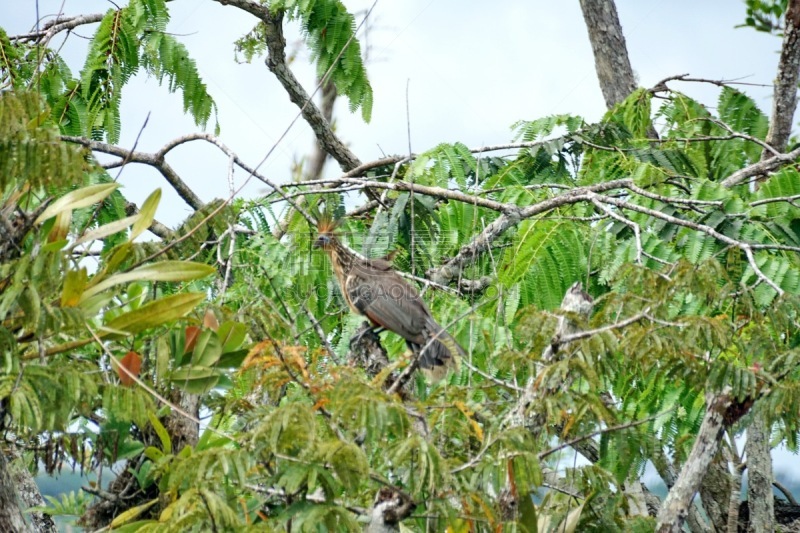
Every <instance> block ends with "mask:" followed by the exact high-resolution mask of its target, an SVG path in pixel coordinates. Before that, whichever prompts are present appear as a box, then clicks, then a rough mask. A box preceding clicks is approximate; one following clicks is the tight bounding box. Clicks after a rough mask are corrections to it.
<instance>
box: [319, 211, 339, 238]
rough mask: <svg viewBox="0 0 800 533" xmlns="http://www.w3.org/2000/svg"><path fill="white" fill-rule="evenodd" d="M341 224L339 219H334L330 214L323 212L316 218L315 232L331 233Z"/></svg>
mask: <svg viewBox="0 0 800 533" xmlns="http://www.w3.org/2000/svg"><path fill="white" fill-rule="evenodd" d="M340 225H341V221H339V220H334V219H333V217H332V216H330V215H329V214H327V213H325V214H323V215H321V216H320V217H319V218H318V219H317V232H318V233H320V234H322V233H328V234H332V233H333V232H334V231H336V230H337V229H338V228H339V226H340Z"/></svg>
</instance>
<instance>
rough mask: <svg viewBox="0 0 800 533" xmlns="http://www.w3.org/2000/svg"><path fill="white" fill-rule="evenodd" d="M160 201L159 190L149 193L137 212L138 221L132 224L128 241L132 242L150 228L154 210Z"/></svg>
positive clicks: (154, 214) (154, 213)
mask: <svg viewBox="0 0 800 533" xmlns="http://www.w3.org/2000/svg"><path fill="white" fill-rule="evenodd" d="M160 201H161V189H156V190H154V191H153V192H152V193H150V196H148V197H147V200H145V201H144V203H143V204H142V208H141V209H140V210H139V220H137V221H136V222H135V223H134V224H133V228H131V235H130V237H129V238H128V240H130V241H133V240H134V239H135V238H136V237H138V236H139V235H141V234H142V233H143V232H144V231H145V230H146V229H147V228H149V227H150V224H152V223H153V218H155V216H156V208H157V207H158V203H159V202H160Z"/></svg>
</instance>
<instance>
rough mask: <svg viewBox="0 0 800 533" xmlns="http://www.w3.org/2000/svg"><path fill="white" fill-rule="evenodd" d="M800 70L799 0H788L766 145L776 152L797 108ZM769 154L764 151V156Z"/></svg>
mask: <svg viewBox="0 0 800 533" xmlns="http://www.w3.org/2000/svg"><path fill="white" fill-rule="evenodd" d="M798 72H800V0H790V2H789V5H788V6H787V8H786V31H785V32H784V34H783V45H782V46H781V58H780V61H779V62H778V75H777V77H776V79H775V90H774V92H773V95H772V119H771V120H770V125H769V133H767V144H769V145H770V146H772V147H773V148H775V149H776V150H777V151H778V152H783V151H785V150H786V144H787V143H788V142H789V135H790V134H791V133H792V123H793V119H794V112H795V109H796V108H797V76H798ZM769 157H771V155H770V152H768V151H766V150H765V151H764V159H768V158H769Z"/></svg>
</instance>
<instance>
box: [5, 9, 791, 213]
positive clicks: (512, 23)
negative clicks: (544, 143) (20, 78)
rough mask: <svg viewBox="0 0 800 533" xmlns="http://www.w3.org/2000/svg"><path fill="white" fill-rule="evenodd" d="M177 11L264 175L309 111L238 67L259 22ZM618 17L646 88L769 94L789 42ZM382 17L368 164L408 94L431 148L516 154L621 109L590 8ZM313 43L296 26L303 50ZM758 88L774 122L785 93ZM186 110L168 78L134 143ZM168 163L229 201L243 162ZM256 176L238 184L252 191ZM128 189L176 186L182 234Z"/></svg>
mask: <svg viewBox="0 0 800 533" xmlns="http://www.w3.org/2000/svg"><path fill="white" fill-rule="evenodd" d="M118 1H123V3H124V0H118ZM345 3H346V4H347V5H348V7H349V8H350V10H351V12H359V11H361V12H364V11H366V9H367V8H368V7H369V6H370V5H371V4H372V1H371V0H370V1H366V0H346V1H345ZM62 4H63V8H62V7H61V6H62ZM169 5H170V9H171V15H172V19H171V22H170V25H169V28H168V29H169V31H171V32H173V33H175V34H178V35H179V38H180V39H181V41H182V42H184V43H185V44H186V45H187V47H188V48H189V50H190V53H191V55H192V57H193V58H194V59H195V60H196V61H197V63H198V67H199V70H200V73H201V75H202V77H203V79H204V80H205V82H206V83H207V85H208V88H209V91H210V93H211V94H212V95H213V96H214V98H215V99H216V101H217V104H218V106H219V118H220V125H221V128H222V130H221V138H222V140H223V142H225V143H226V144H227V145H228V146H229V147H231V148H232V149H233V150H234V151H236V152H237V153H238V154H239V155H241V156H242V158H243V159H244V160H245V161H247V162H248V163H250V164H252V165H255V164H256V163H257V162H259V161H260V160H261V159H262V158H263V157H264V155H265V154H266V153H267V151H268V149H269V148H270V146H272V144H273V143H274V142H275V140H276V139H277V138H278V137H279V136H280V135H281V134H282V133H283V131H284V130H285V128H286V127H287V126H288V124H289V123H290V122H291V120H292V119H293V118H294V116H295V115H296V114H297V108H296V107H295V106H294V105H292V104H291V103H290V102H289V100H288V97H287V96H286V94H285V93H284V92H283V89H282V88H281V87H280V85H279V83H278V82H277V80H275V79H274V78H273V77H272V75H271V74H270V73H269V71H268V70H267V69H266V67H265V66H264V63H263V61H262V60H256V61H254V63H253V64H251V65H247V64H237V63H235V62H234V61H233V45H232V43H233V41H234V40H235V39H236V38H238V37H240V36H241V35H243V34H244V33H246V32H247V31H248V30H249V29H251V28H252V27H253V26H254V25H255V22H256V21H255V19H254V18H253V17H252V16H250V15H248V14H246V13H243V12H241V11H240V10H238V9H236V8H234V7H230V6H227V7H226V6H221V5H219V4H217V3H216V2H212V1H211V0H176V1H174V2H171V3H170V4H169ZM111 6H112V4H111V3H110V2H109V1H108V0H63V2H62V0H39V12H40V13H41V14H42V15H48V14H49V15H52V14H56V13H58V12H59V11H60V10H63V12H64V13H66V14H76V13H96V12H102V11H105V10H107V9H109V8H110V7H111ZM617 7H618V11H619V15H620V18H621V21H622V26H623V31H624V33H625V36H626V39H627V43H628V49H629V53H630V56H631V62H632V64H633V68H634V70H635V72H636V74H637V76H638V79H639V80H640V84H641V85H643V86H647V87H650V86H653V85H654V84H655V83H656V82H657V81H658V80H660V79H663V78H665V77H667V76H670V75H674V74H682V73H691V74H692V75H693V76H696V77H703V78H712V79H722V78H725V79H732V78H746V79H745V81H748V82H753V83H763V84H768V83H770V82H771V80H772V79H773V78H774V75H775V67H776V64H777V58H778V56H777V50H778V49H779V48H780V40H779V39H778V38H775V37H771V36H768V35H764V34H759V33H757V32H755V31H753V30H750V29H746V28H741V29H734V26H735V25H737V24H739V23H741V21H742V20H743V19H744V2H739V1H735V0H704V1H696V0H694V1H686V0H673V1H671V2H663V1H658V0H618V1H617ZM372 17H373V23H372V29H371V31H370V34H369V38H368V42H369V45H370V61H369V64H368V72H369V78H370V80H371V83H372V86H373V89H374V92H375V104H374V110H373V118H372V122H371V123H370V124H364V123H363V122H362V121H361V118H360V114H358V113H357V114H355V115H350V114H349V113H348V110H347V105H346V102H345V101H344V99H341V100H340V101H339V102H338V103H337V110H336V117H335V123H336V130H337V132H338V133H339V134H340V135H341V136H342V138H343V139H344V140H345V141H346V142H348V143H350V145H351V147H352V149H353V151H354V152H355V153H356V154H357V155H358V156H359V158H360V159H361V160H362V161H369V160H371V159H376V158H378V157H381V155H383V154H384V153H385V154H400V153H407V151H408V149H407V146H408V140H407V134H406V94H405V93H406V83H407V82H408V83H409V87H410V93H409V101H410V121H411V142H412V148H413V150H414V151H415V152H420V151H424V150H426V149H428V148H431V147H433V146H435V145H436V144H438V143H440V142H455V141H461V142H464V143H465V144H467V145H468V146H480V145H484V144H497V143H504V142H508V141H510V140H511V131H510V129H509V127H510V125H511V124H512V123H514V122H515V121H517V120H520V119H534V118H538V117H541V116H545V115H550V114H554V113H572V114H578V115H582V116H584V117H585V118H586V119H588V120H590V121H596V120H598V119H599V118H600V117H601V116H602V114H603V112H604V111H605V107H604V103H603V99H602V95H601V92H600V89H599V86H598V83H597V78H596V76H595V71H594V63H593V57H592V52H591V47H590V45H589V41H588V37H587V33H586V28H585V25H584V21H583V17H582V15H581V12H580V7H579V4H578V2H577V1H574V0H573V1H569V2H567V1H560V2H552V1H545V0H539V1H521V0H515V1H512V0H501V1H498V2H494V3H493V5H492V7H491V8H490V7H487V4H486V3H485V2H480V3H479V2H471V1H458V2H456V1H454V0H449V1H448V0H404V1H398V0H379V1H378V4H377V6H376V8H375V10H374V11H373V14H372ZM35 20H36V2H35V1H34V0H5V1H3V2H0V21H2V25H3V26H4V27H5V28H6V30H7V31H8V32H9V33H10V34H15V33H21V32H25V31H28V30H29V29H30V28H31V27H33V25H34V24H35ZM90 28H91V27H82V28H80V29H79V30H78V31H77V34H78V35H81V36H84V37H86V36H90V35H92V34H93V31H94V29H93V28H92V29H90ZM297 38H298V32H297V27H296V25H293V26H292V27H290V29H289V30H288V31H287V40H289V41H290V43H291V42H292V41H293V40H296V39H297ZM62 40H63V38H61V39H57V40H56V42H55V43H54V45H56V46H59V45H60V44H61V41H62ZM362 44H363V43H362ZM86 45H87V41H86V39H82V38H79V37H77V36H71V37H70V38H69V39H68V40H67V41H66V44H65V45H64V47H63V49H62V54H63V56H64V57H65V58H66V60H67V62H68V63H69V64H70V66H71V67H72V68H73V73H74V74H77V72H78V71H79V69H80V67H81V66H82V61H83V58H84V57H85V48H86ZM293 68H294V70H295V71H296V74H297V75H298V77H299V78H300V80H301V81H302V82H303V83H304V84H305V85H306V87H307V88H308V90H309V92H310V91H311V89H312V88H313V83H314V69H313V67H312V66H310V65H309V63H308V55H307V54H305V53H303V54H301V55H300V56H299V57H298V59H297V60H296V61H295V63H294V64H293ZM673 87H675V88H678V89H679V90H683V91H685V92H688V93H689V94H690V95H692V96H694V97H696V98H699V99H701V100H702V101H703V102H705V103H707V104H709V105H712V106H713V105H714V103H715V101H716V94H717V90H716V88H714V87H711V86H704V85H698V84H686V83H675V84H673ZM744 89H745V90H746V91H747V92H748V93H750V94H752V95H753V96H754V97H756V98H757V101H758V102H759V104H760V105H761V107H762V109H763V110H765V112H769V100H770V96H771V89H769V88H760V87H744ZM180 98H181V97H180V95H179V94H175V95H169V94H168V93H167V91H166V90H165V89H163V88H161V87H159V86H158V84H157V83H156V82H155V81H154V80H147V79H145V78H143V77H140V78H139V79H135V80H133V82H132V83H130V84H129V85H128V86H126V88H125V90H124V93H123V105H122V126H123V131H122V136H121V140H120V144H121V145H122V146H125V147H132V146H133V143H134V140H135V138H136V136H137V134H138V133H139V130H140V128H141V126H142V124H143V122H144V120H145V117H146V116H147V114H148V112H150V113H151V115H150V120H149V122H148V125H147V127H146V129H145V130H144V132H143V134H142V137H141V139H140V141H139V145H138V149H139V150H142V151H155V150H157V149H158V148H160V147H161V146H162V145H163V144H164V143H165V142H166V141H168V140H170V139H172V138H174V137H177V136H179V135H184V134H187V133H191V132H194V131H197V128H196V127H195V126H194V124H193V123H192V121H191V119H189V118H187V117H185V116H183V114H182V112H181V109H182V106H181V99H180ZM312 145H313V136H312V133H311V131H310V129H309V128H308V127H307V126H305V124H304V123H303V121H302V120H300V121H298V123H297V124H296V125H295V126H294V127H293V129H292V131H291V132H290V133H289V135H288V136H287V137H286V139H285V140H284V141H283V142H282V143H281V145H280V146H279V147H278V149H277V150H276V151H275V152H274V154H273V155H272V156H271V157H270V159H269V160H268V161H267V162H266V163H265V165H264V166H263V167H262V171H263V172H264V173H265V174H266V175H268V177H270V178H271V179H272V180H274V181H278V182H282V181H286V180H287V179H289V176H290V168H291V165H292V162H293V161H296V160H298V159H299V158H301V157H303V156H304V155H305V154H307V153H309V151H310V148H311V147H312ZM167 159H168V161H169V163H170V164H171V165H172V166H173V167H174V168H175V169H176V170H177V172H178V173H179V174H180V175H181V176H182V177H183V179H184V180H185V181H186V182H187V183H188V184H189V185H190V186H191V187H192V188H193V189H194V191H195V192H196V193H198V194H199V196H200V197H201V198H202V199H203V200H206V201H207V200H210V199H212V198H214V197H221V196H226V195H227V194H228V185H227V178H226V173H227V158H226V157H225V156H224V155H223V154H222V153H221V152H218V151H216V150H214V149H212V148H211V147H210V145H208V144H206V143H204V142H194V143H191V144H189V145H184V146H182V147H180V148H178V149H176V150H174V151H173V152H171V153H170V155H169V156H168V158H167ZM337 170H338V165H337V164H336V163H335V162H329V163H328V166H327V173H328V174H329V175H330V174H335V173H336V171H337ZM112 174H114V175H115V172H114V173H112ZM244 177H245V174H244V173H242V172H240V173H239V174H237V179H236V184H237V186H238V185H239V184H240V183H241V180H243V179H244ZM120 181H121V182H122V184H123V186H124V187H125V189H124V192H125V194H126V195H127V196H128V197H129V198H130V199H131V200H133V201H135V202H137V203H141V201H142V200H143V199H144V198H145V197H146V196H147V194H149V192H150V191H152V189H153V188H155V187H162V188H163V192H164V196H163V200H162V205H161V207H160V209H159V212H158V214H157V216H158V218H159V219H160V220H161V221H162V222H164V223H166V224H168V225H175V224H177V223H179V222H180V221H181V220H183V218H185V216H187V215H188V214H189V212H190V210H189V207H188V206H186V205H185V204H184V203H183V202H182V201H181V200H180V199H179V198H178V197H177V195H176V194H175V193H174V192H173V191H172V190H171V189H170V188H169V187H168V186H166V184H165V183H164V181H163V178H162V177H161V176H160V174H158V172H157V171H155V170H154V169H151V168H148V167H143V166H136V165H131V166H129V167H128V168H126V169H125V170H124V172H123V173H122V176H121V179H120ZM263 191H265V186H264V185H262V184H261V183H260V182H258V181H256V180H252V181H251V183H250V184H249V185H248V187H247V188H246V189H245V194H248V195H257V194H259V193H260V192H263Z"/></svg>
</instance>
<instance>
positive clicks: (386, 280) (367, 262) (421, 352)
mask: <svg viewBox="0 0 800 533" xmlns="http://www.w3.org/2000/svg"><path fill="white" fill-rule="evenodd" d="M317 229H318V231H319V236H318V237H317V240H316V241H314V247H315V248H322V249H323V250H324V251H325V252H327V254H328V255H329V256H330V258H331V264H332V265H333V272H334V273H335V274H336V279H337V280H338V282H339V287H341V289H342V294H343V295H344V299H345V300H346V301H347V305H348V306H349V307H350V309H351V310H352V311H353V312H354V313H356V314H358V315H361V316H364V317H367V319H369V321H370V322H371V323H372V326H373V328H376V329H378V328H383V329H387V330H389V331H392V332H394V333H397V334H398V335H400V336H401V337H403V338H404V339H405V340H406V344H407V345H408V347H409V349H411V352H412V353H413V354H414V355H415V356H416V357H417V358H418V363H419V367H420V368H421V369H422V370H424V371H427V372H429V373H430V374H431V375H432V376H433V377H434V379H438V378H441V377H443V376H444V374H445V373H446V371H447V369H448V368H449V367H455V366H456V365H457V363H458V362H457V360H456V358H457V356H461V355H464V349H463V348H461V346H459V344H458V343H457V342H456V341H455V339H453V337H451V336H450V334H449V333H447V331H445V329H444V328H443V327H442V326H440V325H439V324H438V323H436V321H435V320H434V319H433V317H432V316H431V312H430V310H429V309H428V307H427V306H426V305H425V302H423V301H422V298H420V296H419V293H418V292H417V291H416V289H414V287H412V286H411V285H410V284H408V283H407V282H406V281H405V280H404V279H403V278H402V277H400V275H399V274H398V273H397V272H395V271H394V270H393V269H392V266H391V264H389V262H388V261H386V260H385V259H364V258H362V257H359V256H358V255H356V254H355V253H354V252H353V251H352V250H350V249H349V248H347V247H346V246H344V245H343V244H342V243H341V242H340V241H339V239H338V238H337V237H336V235H335V234H334V230H335V229H336V224H335V223H333V222H332V221H329V220H324V219H323V220H321V221H320V222H319V223H318V224H317Z"/></svg>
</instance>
